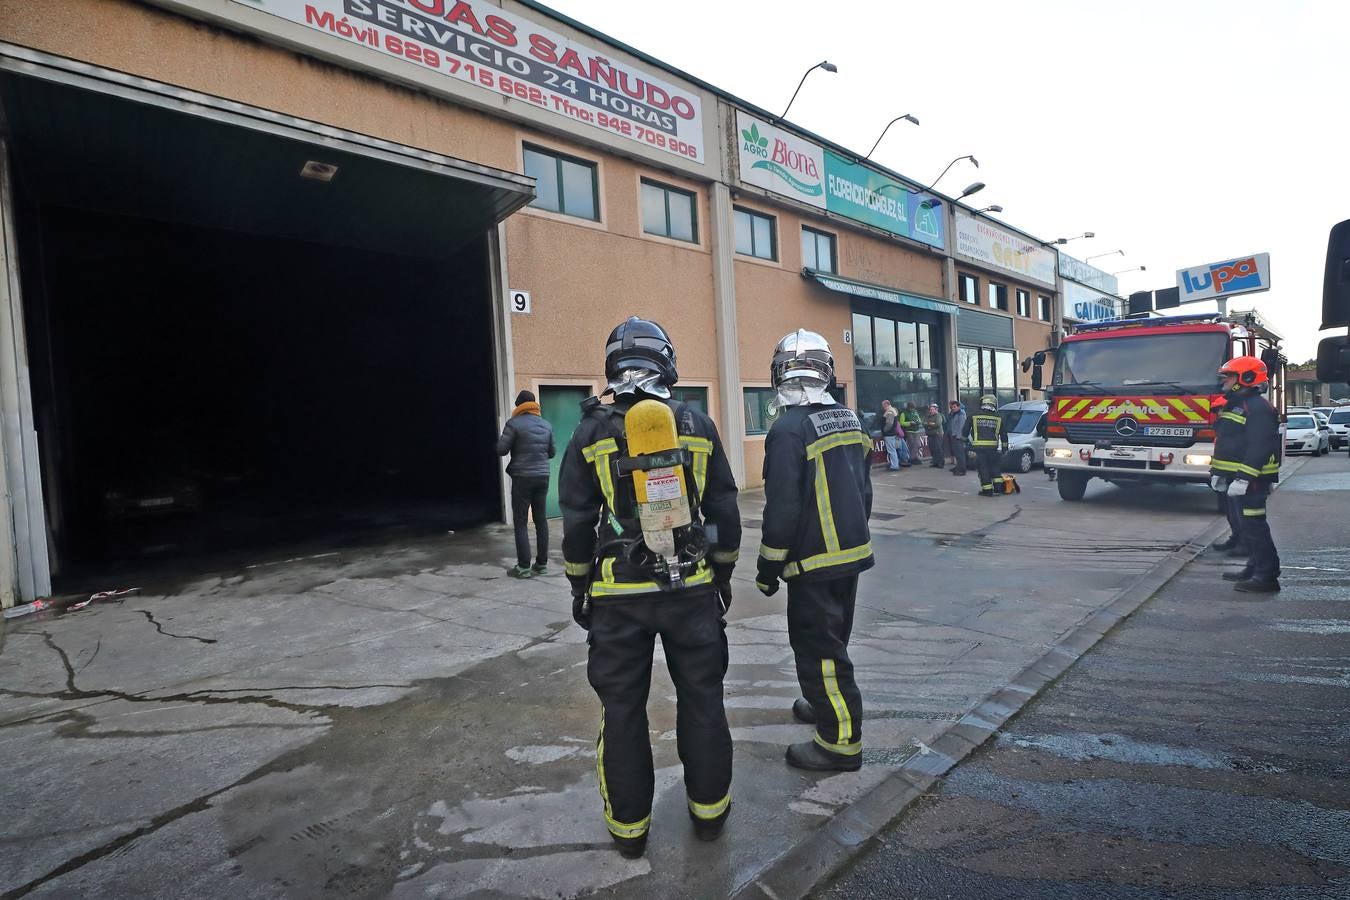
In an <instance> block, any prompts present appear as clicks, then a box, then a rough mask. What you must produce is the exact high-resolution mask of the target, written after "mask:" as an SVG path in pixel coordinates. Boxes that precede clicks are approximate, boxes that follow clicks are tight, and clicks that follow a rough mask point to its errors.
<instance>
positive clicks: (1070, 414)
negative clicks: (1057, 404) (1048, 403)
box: [1064, 400, 1092, 419]
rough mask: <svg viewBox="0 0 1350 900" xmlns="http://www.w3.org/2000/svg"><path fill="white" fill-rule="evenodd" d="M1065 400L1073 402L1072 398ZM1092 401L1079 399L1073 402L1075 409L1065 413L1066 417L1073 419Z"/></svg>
mask: <svg viewBox="0 0 1350 900" xmlns="http://www.w3.org/2000/svg"><path fill="white" fill-rule="evenodd" d="M1064 402H1065V403H1073V401H1072V400H1065V401H1064ZM1091 402H1092V401H1091V400H1079V401H1078V402H1077V403H1074V404H1073V409H1071V410H1069V411H1068V412H1066V413H1065V414H1064V418H1066V419H1072V418H1073V417H1074V416H1076V415H1078V414H1079V413H1080V412H1082V411H1083V407H1085V406H1087V405H1088V404H1089V403H1091Z"/></svg>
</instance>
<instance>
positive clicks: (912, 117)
mask: <svg viewBox="0 0 1350 900" xmlns="http://www.w3.org/2000/svg"><path fill="white" fill-rule="evenodd" d="M896 122H913V123H914V124H915V125H918V124H919V119H918V117H917V116H915V115H914V114H913V113H905V114H904V115H903V116H896V117H895V118H894V119H891V120H890V121H889V122H887V123H886V127H885V128H883V129H881V134H879V135H877V140H876V143H875V144H873V145H872V149H871V150H868V151H867V155H866V156H865V157H863V159H871V158H872V154H873V153H876V152H877V145H878V144H880V143H881V139H882V138H884V137H885V136H886V132H888V131H890V130H891V126H892V125H894V124H895V123H896Z"/></svg>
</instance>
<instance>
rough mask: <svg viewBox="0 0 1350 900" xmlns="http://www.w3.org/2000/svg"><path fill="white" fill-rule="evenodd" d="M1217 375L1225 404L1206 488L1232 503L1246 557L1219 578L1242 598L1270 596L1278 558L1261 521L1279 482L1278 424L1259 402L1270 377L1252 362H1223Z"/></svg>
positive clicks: (1247, 359)
mask: <svg viewBox="0 0 1350 900" xmlns="http://www.w3.org/2000/svg"><path fill="white" fill-rule="evenodd" d="M1219 375H1220V376H1221V377H1222V378H1223V396H1224V399H1225V401H1226V403H1225V405H1224V410H1223V412H1222V413H1220V414H1219V417H1218V419H1217V421H1216V422H1215V431H1216V434H1215V440H1214V457H1213V459H1212V461H1211V463H1210V486H1211V487H1212V488H1214V490H1216V491H1218V490H1222V491H1224V492H1225V493H1226V494H1227V495H1228V497H1229V499H1230V500H1236V501H1237V504H1238V506H1239V507H1240V508H1241V513H1242V515H1241V526H1240V527H1241V534H1239V535H1238V543H1239V544H1240V545H1241V546H1242V547H1243V548H1244V549H1245V550H1246V551H1247V553H1248V554H1250V555H1249V557H1248V559H1247V565H1245V566H1243V568H1242V571H1241V572H1225V573H1224V575H1223V578H1224V580H1225V581H1231V582H1233V583H1234V584H1233V590H1235V591H1239V592H1241V593H1244V594H1273V593H1275V592H1277V591H1278V590H1279V589H1280V581H1279V577H1280V554H1279V552H1278V551H1277V550H1276V549H1275V541H1274V539H1273V538H1272V537H1271V535H1270V523H1269V522H1267V521H1266V500H1267V499H1268V498H1269V497H1270V488H1271V485H1273V484H1275V482H1276V481H1278V480H1279V477H1280V461H1279V449H1280V421H1279V416H1277V415H1276V414H1275V408H1274V407H1273V406H1271V405H1270V403H1269V401H1267V400H1266V398H1265V397H1262V396H1261V390H1262V387H1263V386H1264V385H1266V384H1268V383H1269V381H1270V376H1269V373H1268V372H1267V371H1266V364H1265V363H1263V362H1262V361H1261V360H1259V359H1257V358H1256V357H1255V356H1239V357H1237V358H1236V359H1232V360H1229V361H1228V362H1227V363H1225V364H1224V366H1223V368H1221V369H1219Z"/></svg>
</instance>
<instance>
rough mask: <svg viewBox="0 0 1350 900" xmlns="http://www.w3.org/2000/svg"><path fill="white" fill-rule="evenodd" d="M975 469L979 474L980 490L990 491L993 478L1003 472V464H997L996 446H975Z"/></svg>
mask: <svg viewBox="0 0 1350 900" xmlns="http://www.w3.org/2000/svg"><path fill="white" fill-rule="evenodd" d="M975 471H976V472H977V473H978V474H979V476H980V492H981V493H985V494H987V493H989V492H990V491H992V490H993V489H994V479H995V478H997V477H998V476H999V475H1002V474H1003V466H1001V465H1000V464H999V449H998V448H997V447H976V448H975Z"/></svg>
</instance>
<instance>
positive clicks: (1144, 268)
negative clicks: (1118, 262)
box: [1111, 266, 1148, 275]
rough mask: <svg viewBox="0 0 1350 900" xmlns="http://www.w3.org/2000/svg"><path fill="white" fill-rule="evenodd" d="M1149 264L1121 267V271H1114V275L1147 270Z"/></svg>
mask: <svg viewBox="0 0 1350 900" xmlns="http://www.w3.org/2000/svg"><path fill="white" fill-rule="evenodd" d="M1147 271H1148V266H1135V267H1134V268H1133V269H1121V270H1120V271H1119V272H1112V273H1111V274H1112V275H1125V274H1127V273H1129V272H1147Z"/></svg>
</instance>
